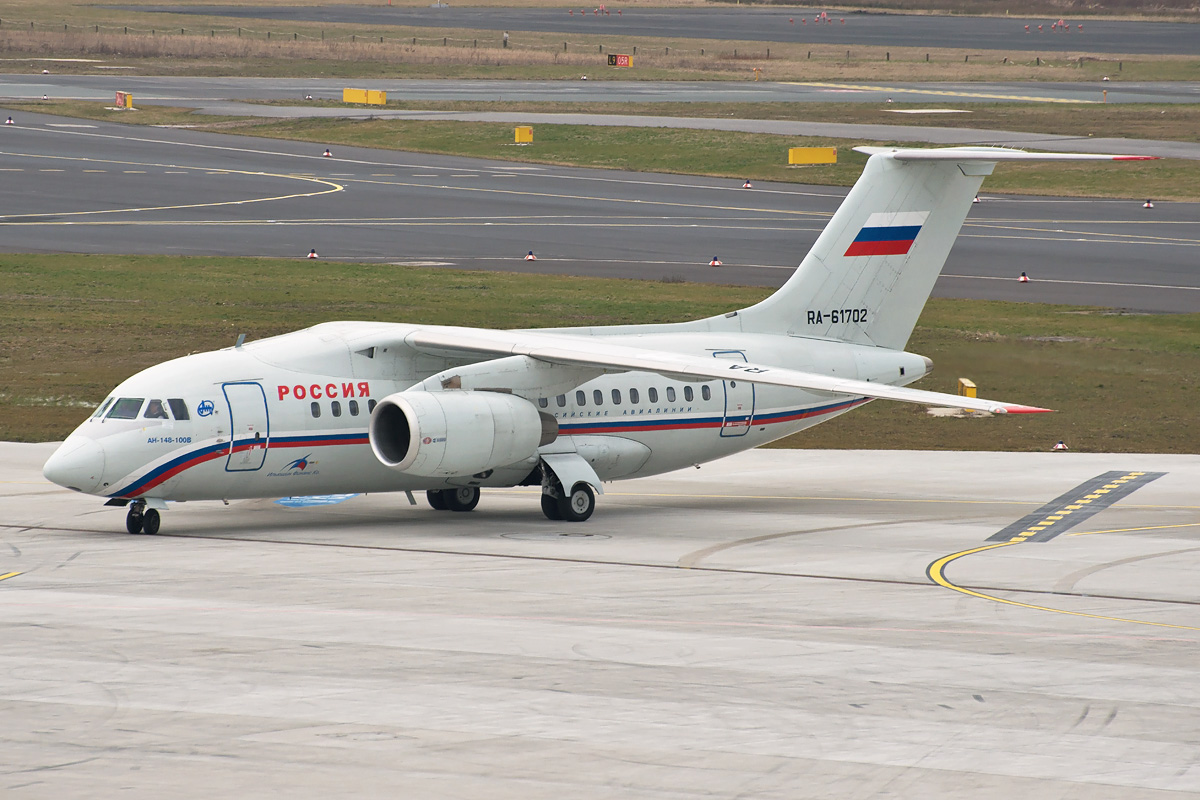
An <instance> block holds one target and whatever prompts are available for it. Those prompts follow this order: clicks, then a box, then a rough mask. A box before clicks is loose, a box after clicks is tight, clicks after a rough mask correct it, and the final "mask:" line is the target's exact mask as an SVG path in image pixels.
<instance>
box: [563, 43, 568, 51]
mask: <svg viewBox="0 0 1200 800" xmlns="http://www.w3.org/2000/svg"><path fill="white" fill-rule="evenodd" d="M563 52H564V53H565V52H567V43H566V42H563Z"/></svg>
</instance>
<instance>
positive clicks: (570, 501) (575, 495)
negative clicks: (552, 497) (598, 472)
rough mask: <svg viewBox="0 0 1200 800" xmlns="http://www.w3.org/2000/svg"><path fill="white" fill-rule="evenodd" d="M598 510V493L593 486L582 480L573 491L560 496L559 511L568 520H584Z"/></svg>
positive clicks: (572, 488)
mask: <svg viewBox="0 0 1200 800" xmlns="http://www.w3.org/2000/svg"><path fill="white" fill-rule="evenodd" d="M595 510H596V494H595V492H593V491H592V487H591V486H588V485H587V484H586V483H583V482H582V481H580V482H579V483H577V484H575V485H574V486H573V487H571V493H570V494H568V495H564V496H563V497H560V498H558V513H559V514H562V518H563V519H565V520H566V521H567V522H583V521H584V520H586V519H587V518H588V517H590V516H591V515H592V512H593V511H595Z"/></svg>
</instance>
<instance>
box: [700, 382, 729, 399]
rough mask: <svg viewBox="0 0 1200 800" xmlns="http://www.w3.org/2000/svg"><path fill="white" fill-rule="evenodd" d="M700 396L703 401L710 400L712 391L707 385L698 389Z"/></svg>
mask: <svg viewBox="0 0 1200 800" xmlns="http://www.w3.org/2000/svg"><path fill="white" fill-rule="evenodd" d="M735 385H736V384H735ZM700 396H701V397H703V398H704V399H705V400H712V390H711V389H709V388H708V384H707V383H706V384H704V385H703V386H701V387H700Z"/></svg>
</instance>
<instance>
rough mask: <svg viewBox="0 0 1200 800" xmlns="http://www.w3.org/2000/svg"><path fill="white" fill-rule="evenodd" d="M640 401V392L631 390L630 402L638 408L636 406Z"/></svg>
mask: <svg viewBox="0 0 1200 800" xmlns="http://www.w3.org/2000/svg"><path fill="white" fill-rule="evenodd" d="M640 399H641V398H640V397H639V396H638V390H637V389H630V390H629V402H631V403H633V404H634V405H635V406H636V405H637V404H638V401H639V400H640Z"/></svg>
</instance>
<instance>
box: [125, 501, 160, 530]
mask: <svg viewBox="0 0 1200 800" xmlns="http://www.w3.org/2000/svg"><path fill="white" fill-rule="evenodd" d="M161 524H162V517H161V516H159V513H158V509H155V508H146V501H145V500H134V501H133V502H132V503H130V504H129V512H128V513H127V514H126V515H125V530H127V531H129V532H130V533H132V534H135V535H136V534H139V533H144V534H146V535H148V536H153V535H154V534H156V533H158V528H159V526H160V525H161Z"/></svg>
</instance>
